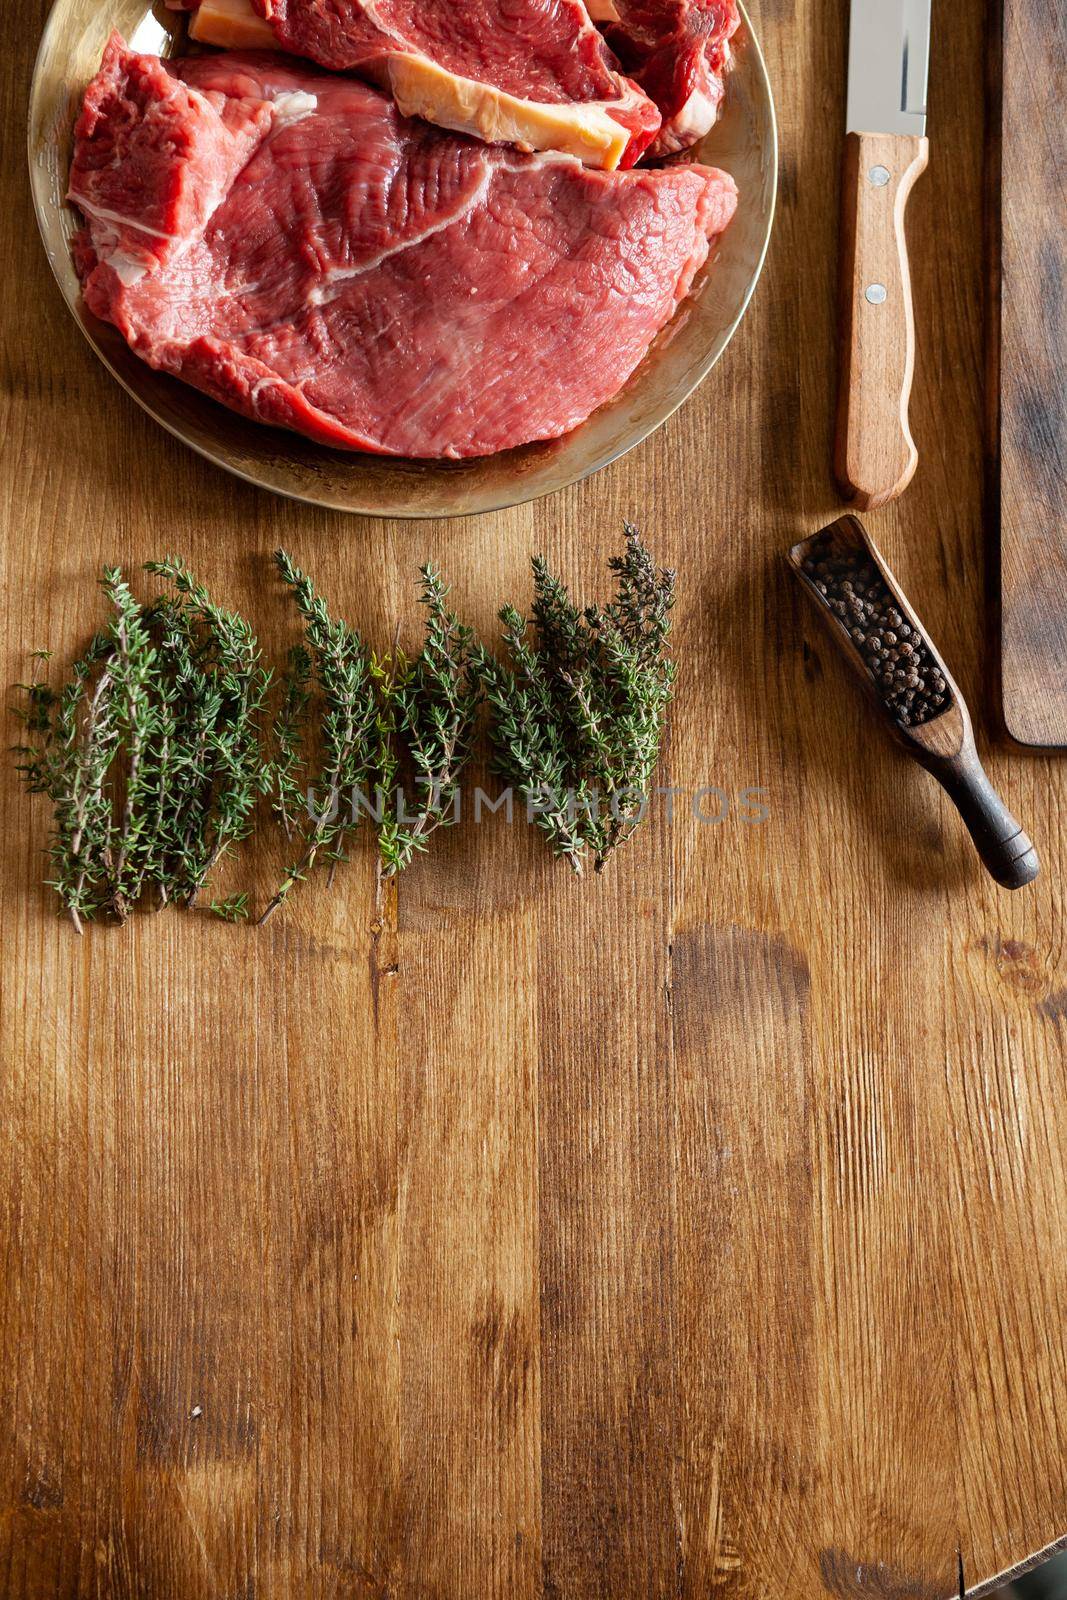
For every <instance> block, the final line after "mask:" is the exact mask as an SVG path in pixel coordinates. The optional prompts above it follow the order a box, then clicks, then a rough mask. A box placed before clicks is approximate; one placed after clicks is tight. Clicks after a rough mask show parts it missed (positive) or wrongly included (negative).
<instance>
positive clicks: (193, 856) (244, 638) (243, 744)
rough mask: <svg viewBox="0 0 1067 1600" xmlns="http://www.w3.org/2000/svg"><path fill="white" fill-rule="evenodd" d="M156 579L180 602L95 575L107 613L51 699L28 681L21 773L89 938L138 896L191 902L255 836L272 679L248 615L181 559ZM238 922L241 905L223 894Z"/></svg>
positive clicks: (110, 571) (57, 877)
mask: <svg viewBox="0 0 1067 1600" xmlns="http://www.w3.org/2000/svg"><path fill="white" fill-rule="evenodd" d="M146 570H147V571H149V572H152V573H154V574H157V575H159V576H162V577H165V578H167V579H168V580H169V581H170V583H171V584H172V586H173V591H174V592H173V593H171V594H166V595H163V596H160V597H159V598H157V599H156V600H154V601H153V602H152V603H151V605H149V606H147V607H142V606H141V605H140V604H139V602H138V601H137V600H136V599H135V598H134V597H133V595H132V594H131V592H130V589H129V586H128V585H127V583H126V582H125V579H124V578H123V575H122V573H121V572H120V571H119V570H118V569H117V568H111V567H109V568H105V570H104V573H103V576H102V578H101V580H100V587H101V588H102V590H103V592H104V594H105V596H106V598H107V600H108V602H109V605H110V607H111V618H110V621H109V623H108V625H107V627H106V628H105V629H103V630H102V631H101V632H100V633H98V634H97V635H96V636H95V637H94V639H93V640H92V642H91V643H90V645H89V648H88V649H87V651H86V652H85V654H84V655H83V656H82V657H81V658H80V659H79V660H78V661H76V662H75V664H74V666H73V668H72V670H71V676H70V680H69V682H67V683H66V684H65V685H64V686H63V687H62V688H61V689H59V690H54V689H52V688H51V687H50V686H49V684H48V683H47V682H46V681H44V679H43V677H42V676H41V673H42V672H43V670H44V664H45V663H46V662H47V660H48V659H49V657H48V655H47V653H46V652H39V653H38V655H37V656H36V657H35V661H36V663H37V666H38V672H37V673H36V674H35V676H34V679H33V680H32V681H31V682H30V683H28V684H21V685H19V686H18V688H19V689H20V690H21V691H22V693H23V697H24V703H23V704H22V706H20V707H18V708H16V710H17V713H18V715H19V716H21V718H22V721H23V725H24V730H25V731H24V741H23V743H21V744H20V745H18V746H17V747H16V748H17V751H18V754H19V757H20V762H19V769H20V771H21V772H22V775H23V777H24V779H25V781H26V783H27V786H28V787H29V789H30V790H31V792H33V793H39V794H45V795H47V796H48V798H49V799H50V800H51V802H52V808H53V823H52V835H51V839H50V843H49V855H50V859H51V865H52V876H51V878H50V880H49V881H50V882H51V884H52V886H53V887H54V888H55V890H56V893H57V894H58V896H59V899H60V901H61V903H62V905H63V906H64V908H65V909H66V911H67V913H68V914H69V916H70V918H71V921H72V922H73V923H74V926H75V927H76V928H77V929H78V930H79V932H80V931H81V929H82V927H83V925H84V923H85V922H86V921H91V920H94V919H96V918H99V917H101V916H111V917H113V918H115V919H117V920H118V921H120V922H121V921H124V920H125V919H126V916H127V915H128V913H129V910H130V908H131V907H132V906H133V905H134V904H135V903H136V902H137V901H138V900H139V899H140V898H141V897H142V895H145V894H151V895H152V896H153V898H154V899H155V900H156V901H157V903H159V904H161V905H162V904H166V903H167V902H168V901H175V902H178V903H181V904H184V905H188V906H192V905H194V904H195V903H196V900H197V898H198V896H199V895H200V893H201V891H202V890H203V888H204V886H205V884H206V882H207V880H208V877H209V875H210V873H211V871H212V869H213V868H214V867H215V865H216V863H217V862H218V861H219V859H220V858H221V856H222V855H223V854H224V853H225V851H226V850H227V849H228V848H229V846H230V845H231V844H233V843H235V842H236V841H238V840H240V839H242V838H244V837H245V836H246V835H247V834H248V833H249V832H250V831H251V827H252V816H253V808H254V806H255V802H256V799H257V796H258V795H259V793H260V792H261V788H262V782H263V775H264V759H263V751H262V740H261V732H260V719H261V715H262V711H263V707H264V702H265V699H266V695H267V689H268V686H269V683H270V673H269V671H267V670H266V668H264V666H263V665H262V662H261V658H260V652H259V648H258V645H257V643H256V640H255V636H254V635H253V633H252V631H251V629H250V628H249V626H248V624H247V622H245V620H244V619H243V618H242V617H240V616H238V615H237V614H236V613H234V612H229V611H225V610H223V609H222V608H220V607H218V606H217V605H215V603H214V602H213V601H212V599H211V597H210V596H209V595H208V593H207V591H206V590H205V589H204V588H203V586H202V585H201V584H199V583H198V582H197V581H196V579H195V578H194V577H193V575H192V574H191V573H190V572H189V570H188V569H187V568H186V566H185V564H184V563H183V562H182V561H180V560H179V559H178V558H177V557H168V558H167V559H166V560H165V561H162V562H153V563H150V564H149V565H148V567H147V568H146ZM210 909H212V910H213V911H215V912H216V914H218V915H220V916H223V917H225V918H227V920H236V919H237V918H239V917H240V915H241V914H242V900H241V897H240V896H234V897H230V898H229V899H228V900H225V901H214V902H212V905H211V907H210Z"/></svg>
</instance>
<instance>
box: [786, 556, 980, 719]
mask: <svg viewBox="0 0 1067 1600" xmlns="http://www.w3.org/2000/svg"><path fill="white" fill-rule="evenodd" d="M801 566H802V570H803V572H804V574H805V575H806V576H807V577H808V578H809V579H810V580H811V582H812V583H813V584H814V586H815V588H816V589H817V590H818V591H819V593H820V594H821V595H822V596H823V597H824V598H825V601H826V605H827V607H828V609H829V610H830V611H831V612H832V613H833V615H834V616H835V617H836V618H837V621H838V622H839V623H840V624H841V626H842V628H844V630H845V632H846V633H847V634H848V636H849V638H850V639H851V640H852V642H853V644H854V645H855V646H856V649H857V650H858V651H859V653H860V655H861V657H862V658H863V662H864V665H865V666H866V668H867V670H868V672H869V673H870V675H871V677H872V679H873V680H874V686H875V689H876V691H877V693H878V697H879V699H880V700H881V701H882V703H883V704H884V706H885V708H886V710H887V711H888V712H889V714H890V716H892V717H894V718H895V719H896V721H897V722H899V723H901V724H902V725H903V726H904V727H906V728H917V727H920V726H921V725H922V724H923V723H925V722H929V721H931V720H932V719H933V718H934V717H939V716H940V715H941V713H942V712H943V711H945V710H947V708H948V707H949V706H950V705H951V704H952V693H951V691H950V689H949V686H948V684H947V682H946V681H945V675H944V673H943V672H942V671H941V668H940V667H939V666H938V665H937V662H936V661H935V660H934V658H933V656H932V655H931V654H930V651H929V649H928V647H927V645H926V643H925V641H924V640H923V638H922V636H921V635H920V634H919V632H918V630H917V629H915V628H913V627H912V626H911V624H910V623H909V622H908V621H907V619H906V618H905V617H904V616H903V615H902V614H901V611H900V608H899V606H898V604H897V600H896V596H895V595H894V594H893V591H892V590H891V589H890V588H889V585H888V584H887V583H886V581H885V579H884V578H883V577H882V574H881V573H880V572H879V570H878V568H877V567H876V566H875V564H874V562H873V561H871V560H870V559H869V558H868V557H867V556H865V555H864V554H862V552H861V551H859V550H857V549H855V548H853V547H850V546H848V545H845V544H843V543H841V542H839V541H838V540H836V539H835V538H834V535H833V531H832V530H830V529H828V530H826V531H825V532H823V533H822V534H821V535H820V536H819V538H818V539H817V540H816V541H815V543H814V544H813V545H812V546H811V547H810V549H809V550H808V552H807V554H806V555H805V557H804V559H803V562H802V563H801Z"/></svg>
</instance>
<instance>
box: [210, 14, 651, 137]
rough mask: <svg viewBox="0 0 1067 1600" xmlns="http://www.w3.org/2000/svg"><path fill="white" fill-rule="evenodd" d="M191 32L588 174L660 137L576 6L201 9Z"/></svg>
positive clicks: (647, 107)
mask: <svg viewBox="0 0 1067 1600" xmlns="http://www.w3.org/2000/svg"><path fill="white" fill-rule="evenodd" d="M192 4H194V5H195V4H196V0H192ZM190 31H191V33H192V36H193V38H194V39H198V40H200V41H202V42H203V43H206V44H218V45H224V46H231V47H232V46H236V47H238V48H262V47H263V46H265V45H266V46H269V45H271V44H275V45H279V46H281V48H282V49H284V50H288V51H290V52H292V53H293V54H295V55H300V56H307V57H309V58H310V59H311V60H312V61H317V62H318V64H319V65H320V66H322V67H330V68H332V69H333V70H334V71H338V72H357V73H359V74H360V76H361V77H364V78H369V79H370V80H371V81H372V82H373V83H376V84H378V85H379V86H380V87H381V88H382V89H384V90H386V92H387V93H389V94H391V95H392V97H393V99H394V100H395V101H396V103H397V105H398V107H399V108H400V110H401V112H403V113H404V115H405V116H412V117H413V116H419V117H425V118H426V120H427V121H428V122H434V123H436V124H437V125H438V126H439V127H443V128H451V129H454V130H455V131H457V132H460V133H470V134H474V135H476V136H477V137H478V138H481V139H486V140H489V141H490V142H491V143H508V144H516V145H518V146H520V148H523V149H527V150H562V151H565V152H566V153H567V154H569V155H575V156H578V157H579V158H580V159H581V160H582V161H585V162H587V163H588V164H589V165H590V166H594V167H605V168H608V169H612V168H615V167H618V166H623V167H629V166H633V164H634V162H635V161H637V159H638V158H639V157H640V155H641V154H642V153H643V151H644V150H645V149H646V148H647V147H648V145H649V144H651V142H652V140H653V139H654V138H655V137H656V134H657V133H658V131H659V126H660V117H659V112H658V111H657V110H656V107H655V106H654V105H653V103H652V101H651V100H650V99H649V98H648V96H647V95H646V94H645V92H644V91H643V90H641V89H639V88H638V87H637V85H636V84H634V83H632V82H630V80H629V79H628V78H624V77H623V76H622V75H621V74H620V73H619V71H618V70H617V67H618V63H617V62H616V61H615V60H614V58H613V57H612V55H611V52H610V50H609V49H608V47H607V45H606V44H605V42H604V39H603V37H602V36H601V34H600V33H598V32H597V29H596V28H595V27H594V26H593V23H592V20H591V18H590V16H589V13H588V11H587V10H586V8H585V5H584V3H583V0H464V3H463V4H461V5H457V4H456V3H455V0H201V3H200V4H199V5H198V6H197V9H196V16H195V17H194V18H193V22H192V26H191V30H190Z"/></svg>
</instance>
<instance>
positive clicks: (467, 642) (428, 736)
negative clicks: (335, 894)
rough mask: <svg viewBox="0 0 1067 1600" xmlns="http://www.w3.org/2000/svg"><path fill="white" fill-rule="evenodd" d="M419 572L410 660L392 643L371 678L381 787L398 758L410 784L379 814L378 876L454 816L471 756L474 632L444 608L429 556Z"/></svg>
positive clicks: (389, 781) (477, 691)
mask: <svg viewBox="0 0 1067 1600" xmlns="http://www.w3.org/2000/svg"><path fill="white" fill-rule="evenodd" d="M420 576H421V580H422V584H421V594H420V597H419V598H420V602H421V604H422V606H423V607H424V609H425V613H426V634H425V640H424V642H423V646H422V649H421V651H420V652H419V654H418V655H417V656H416V657H415V659H414V660H410V661H409V660H408V659H407V658H406V657H405V656H404V655H403V654H402V653H401V652H399V651H398V650H394V659H393V661H392V663H391V665H390V668H389V670H388V672H387V673H383V674H382V675H381V676H380V678H379V689H380V692H381V697H382V702H383V710H382V717H381V735H382V739H381V744H382V765H383V769H385V770H383V773H382V777H381V782H382V787H383V789H384V790H385V791H386V793H390V792H392V790H393V788H394V786H395V779H396V775H397V771H398V767H399V766H400V764H401V763H404V764H406V766H407V768H408V769H409V772H410V774H411V778H412V782H413V785H414V790H415V794H414V796H413V797H409V796H408V795H406V794H405V795H404V805H403V812H402V816H401V815H398V814H397V811H396V810H394V811H393V812H391V813H390V814H389V815H387V816H386V817H385V818H383V822H382V826H381V828H380V830H379V835H378V848H379V853H380V857H381V863H382V872H383V875H384V876H386V877H390V876H392V875H393V874H395V873H397V872H400V871H402V870H403V869H404V868H405V867H406V866H408V865H409V863H410V862H411V861H412V860H413V859H414V857H415V855H416V854H418V853H420V852H422V851H425V850H426V849H427V846H428V843H429V839H430V836H431V834H433V833H434V832H435V831H436V830H437V829H438V828H442V827H449V826H450V825H451V824H452V823H453V822H454V821H455V803H456V796H457V793H458V786H459V780H460V777H461V775H462V773H463V770H464V768H465V767H466V766H467V763H468V762H469V760H470V757H471V751H472V749H473V745H474V732H475V726H476V723H477V717H478V705H479V702H480V700H481V687H480V684H479V682H478V679H477V678H476V677H475V675H474V672H473V670H472V657H473V652H474V649H475V636H474V631H473V629H471V628H468V627H466V626H465V625H464V624H463V623H461V622H460V620H459V618H458V617H457V616H456V614H455V612H454V611H450V610H449V609H448V606H447V604H446V602H447V598H448V589H447V588H446V586H445V584H444V583H443V582H442V579H441V575H440V573H439V572H438V571H437V569H436V568H435V567H434V566H433V565H432V563H429V562H427V564H426V565H425V566H423V567H421V568H420ZM409 802H410V803H409ZM398 809H399V808H398ZM409 818H410V819H412V820H408V819H409Z"/></svg>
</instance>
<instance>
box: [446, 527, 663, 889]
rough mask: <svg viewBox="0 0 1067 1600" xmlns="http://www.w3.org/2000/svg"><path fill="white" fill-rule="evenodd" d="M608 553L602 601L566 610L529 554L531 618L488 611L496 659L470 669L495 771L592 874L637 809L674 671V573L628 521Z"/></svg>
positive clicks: (560, 593) (557, 589)
mask: <svg viewBox="0 0 1067 1600" xmlns="http://www.w3.org/2000/svg"><path fill="white" fill-rule="evenodd" d="M625 531H626V548H625V551H624V553H623V554H622V555H621V556H616V557H613V558H612V560H611V561H610V562H609V564H608V565H609V570H610V571H611V572H612V573H614V574H615V577H616V593H615V598H614V600H613V601H612V602H611V603H610V604H609V605H607V606H605V607H603V608H602V609H601V608H599V607H597V606H586V607H584V608H582V607H579V606H577V605H576V604H575V603H574V601H573V600H572V599H571V597H570V595H569V593H568V591H567V589H566V587H565V586H564V585H563V584H562V583H561V582H560V581H559V579H558V578H556V577H555V576H554V575H553V574H552V573H551V572H550V571H549V569H548V566H547V564H546V563H545V561H544V560H543V558H541V557H535V558H534V561H533V563H532V566H533V577H534V600H533V608H532V619H531V620H529V621H528V620H527V618H525V617H524V616H522V615H521V614H520V613H519V612H518V611H516V610H515V608H514V607H513V606H505V607H504V608H503V610H502V611H501V612H500V620H501V622H502V623H503V625H504V632H503V639H504V645H505V651H506V655H507V661H506V663H501V662H499V661H497V660H496V659H495V658H494V657H492V656H491V655H490V654H489V653H488V652H487V651H486V650H484V649H479V651H478V652H477V653H476V660H475V667H476V671H477V674H478V675H479V676H480V678H481V680H482V682H483V684H484V687H485V693H486V698H487V700H488V702H489V708H490V738H491V741H492V746H493V766H494V769H495V770H496V772H497V773H498V774H499V775H500V776H501V777H502V778H503V779H504V780H505V782H507V783H508V784H510V785H512V786H513V787H515V788H517V789H518V790H519V792H520V793H521V794H522V796H523V798H524V799H525V801H526V803H527V806H528V807H529V808H530V811H531V814H533V815H534V816H535V817H536V820H537V824H538V826H539V827H540V828H541V830H542V831H543V832H544V834H545V835H546V837H547V839H548V842H549V845H550V847H551V849H552V850H553V852H554V854H556V855H557V856H561V857H563V858H565V859H566V860H567V861H568V862H569V863H570V865H571V867H572V868H573V869H574V871H575V872H577V873H581V871H582V870H583V865H584V862H585V860H586V858H587V856H588V855H590V854H591V855H592V858H593V863H594V866H595V868H596V870H597V871H598V872H600V871H602V870H603V867H604V864H605V862H606V861H607V858H608V856H609V855H610V854H611V852H612V851H613V850H615V849H617V848H618V847H619V845H621V844H624V843H625V842H626V840H627V839H629V838H630V837H631V836H632V834H633V832H634V830H635V829H636V828H637V826H638V824H639V823H640V821H641V819H642V817H643V816H644V813H645V810H646V808H647V802H648V795H649V789H650V785H651V781H652V777H653V774H654V772H655V768H656V763H657V761H658V759H659V751H660V746H661V743H662V738H663V730H664V725H665V719H666V710H667V705H668V703H669V701H670V698H671V692H672V689H673V685H674V678H675V668H674V664H673V662H672V661H671V659H670V658H669V656H668V654H667V644H668V639H669V636H670V627H671V609H672V607H673V605H674V592H675V574H674V573H673V572H671V571H667V570H657V568H656V566H655V564H654V562H653V560H652V557H651V555H650V554H649V552H648V550H647V549H646V548H645V546H644V544H643V543H642V541H641V536H640V534H639V533H638V531H637V529H636V528H634V527H632V526H631V525H630V524H629V523H627V524H626V530H625Z"/></svg>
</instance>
